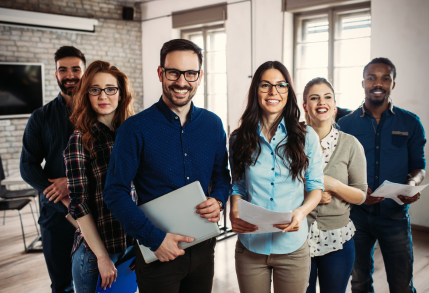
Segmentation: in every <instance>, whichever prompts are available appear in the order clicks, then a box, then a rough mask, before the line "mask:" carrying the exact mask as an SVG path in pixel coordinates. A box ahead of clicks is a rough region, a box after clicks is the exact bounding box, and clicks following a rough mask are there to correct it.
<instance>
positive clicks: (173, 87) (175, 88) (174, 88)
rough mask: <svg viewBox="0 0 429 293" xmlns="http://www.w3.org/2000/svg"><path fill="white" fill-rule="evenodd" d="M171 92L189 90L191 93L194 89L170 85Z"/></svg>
mask: <svg viewBox="0 0 429 293" xmlns="http://www.w3.org/2000/svg"><path fill="white" fill-rule="evenodd" d="M168 88H169V89H170V90H179V91H180V90H188V91H191V90H192V89H193V88H192V87H190V86H183V87H182V86H177V85H170V86H169V87H168Z"/></svg>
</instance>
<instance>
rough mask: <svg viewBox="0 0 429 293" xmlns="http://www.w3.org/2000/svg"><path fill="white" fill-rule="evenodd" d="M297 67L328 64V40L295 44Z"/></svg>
mask: <svg viewBox="0 0 429 293" xmlns="http://www.w3.org/2000/svg"><path fill="white" fill-rule="evenodd" d="M297 53H298V54H297V58H298V60H297V65H298V66H297V68H314V67H325V66H326V67H327V66H328V42H322V43H312V44H303V45H298V46H297Z"/></svg>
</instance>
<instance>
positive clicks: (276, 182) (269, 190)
mask: <svg viewBox="0 0 429 293" xmlns="http://www.w3.org/2000/svg"><path fill="white" fill-rule="evenodd" d="M258 134H259V141H260V143H261V154H260V155H259V157H258V160H257V162H256V164H255V165H253V164H252V165H251V166H249V167H248V168H246V171H245V173H244V174H243V178H242V179H241V180H238V181H235V182H233V183H232V188H231V194H237V195H239V196H241V197H242V198H243V199H244V200H247V201H248V202H250V203H252V204H255V205H257V206H260V207H263V208H266V209H269V210H271V211H276V212H289V211H293V210H295V209H297V208H299V207H300V206H301V205H302V204H303V202H304V183H303V182H301V181H299V180H298V179H296V180H295V181H292V176H290V174H289V170H288V169H287V167H286V166H285V165H284V164H283V162H282V159H281V158H280V157H278V156H277V155H276V152H275V149H276V147H277V145H278V144H279V143H281V144H283V143H285V141H283V142H282V139H283V138H285V137H286V136H287V131H286V127H285V124H284V120H282V121H281V122H280V124H279V126H278V128H277V131H276V134H275V135H274V136H273V138H272V139H271V142H268V141H267V139H266V138H265V137H264V135H263V134H262V132H261V127H260V125H259V127H258ZM233 139H234V137H232V138H231V140H233ZM231 145H232V141H231V142H230V146H231ZM305 153H306V154H307V156H308V157H309V166H308V168H307V170H306V171H305V172H304V178H305V190H306V191H307V192H310V191H311V190H314V189H321V190H324V186H323V164H322V159H323V156H322V150H321V147H320V142H319V137H318V136H317V134H316V132H315V131H314V129H313V128H311V127H309V126H307V134H306V136H305ZM230 158H231V159H230V164H231V165H232V153H231V149H230ZM231 169H232V168H231ZM279 231H280V230H279ZM307 234H308V225H307V218H305V219H304V220H303V221H302V223H301V226H300V229H299V231H297V232H288V233H282V232H281V231H280V232H277V233H262V234H239V235H238V237H239V238H240V241H241V243H243V245H244V246H245V247H246V248H247V249H249V250H250V251H253V252H255V253H260V254H265V255H270V254H286V253H291V252H294V251H296V250H297V249H299V248H300V247H301V246H302V245H303V244H304V242H305V241H306V239H307Z"/></svg>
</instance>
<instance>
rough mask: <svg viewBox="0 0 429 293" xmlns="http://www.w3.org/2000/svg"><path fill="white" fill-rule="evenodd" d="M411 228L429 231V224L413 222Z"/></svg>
mask: <svg viewBox="0 0 429 293" xmlns="http://www.w3.org/2000/svg"><path fill="white" fill-rule="evenodd" d="M411 230H416V231H422V232H427V233H429V227H427V226H421V225H416V224H411Z"/></svg>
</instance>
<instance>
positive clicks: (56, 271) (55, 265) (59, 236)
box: [41, 223, 74, 293]
mask: <svg viewBox="0 0 429 293" xmlns="http://www.w3.org/2000/svg"><path fill="white" fill-rule="evenodd" d="M41 230H42V244H43V254H44V256H45V261H46V266H47V267H48V272H49V277H50V278H51V282H52V283H51V288H52V293H65V292H74V290H73V280H72V271H71V269H72V263H71V259H70V253H71V250H72V247H73V241H74V227H73V226H72V225H70V224H69V223H66V226H65V227H64V231H63V232H51V231H48V230H47V229H45V228H43V227H41Z"/></svg>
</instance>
